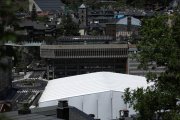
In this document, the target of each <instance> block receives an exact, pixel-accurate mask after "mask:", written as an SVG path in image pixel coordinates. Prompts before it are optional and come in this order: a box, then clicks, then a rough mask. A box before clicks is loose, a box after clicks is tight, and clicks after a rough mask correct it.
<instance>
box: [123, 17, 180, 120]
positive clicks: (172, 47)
mask: <svg viewBox="0 0 180 120" xmlns="http://www.w3.org/2000/svg"><path fill="white" fill-rule="evenodd" d="M168 19H172V21H173V23H174V25H173V26H172V27H170V26H169V25H168V24H167V21H168ZM179 28H180V15H179V14H176V15H174V16H173V17H172V18H170V17H169V16H165V15H157V16H155V17H154V18H151V19H146V20H144V22H143V24H142V29H141V35H142V39H141V41H139V43H138V49H139V53H138V54H137V59H138V60H139V61H140V63H141V65H140V67H142V68H144V69H148V68H149V67H150V65H151V63H153V62H155V63H156V64H157V65H158V66H165V67H166V70H165V72H163V73H161V74H160V75H159V76H157V75H156V74H153V73H149V74H147V76H146V77H147V80H148V82H149V81H152V82H154V84H153V85H151V86H149V87H148V88H146V89H143V88H138V89H136V90H133V91H130V90H129V89H126V91H125V94H124V100H125V103H130V105H131V106H133V108H134V109H135V110H136V111H138V112H139V119H140V120H152V119H153V118H154V117H155V115H158V119H160V118H162V119H163V120H179V119H180V114H179V113H180V105H177V100H178V99H180V44H179V40H180V29H179Z"/></svg>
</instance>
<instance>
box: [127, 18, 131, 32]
mask: <svg viewBox="0 0 180 120" xmlns="http://www.w3.org/2000/svg"><path fill="white" fill-rule="evenodd" d="M127 31H131V16H128V17H127Z"/></svg>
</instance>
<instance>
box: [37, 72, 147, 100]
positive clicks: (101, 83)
mask: <svg viewBox="0 0 180 120" xmlns="http://www.w3.org/2000/svg"><path fill="white" fill-rule="evenodd" d="M128 87H129V88H130V89H136V88H137V87H147V82H146V78H145V77H140V76H134V75H127V74H121V73H113V72H95V73H88V74H83V75H76V76H71V77H65V78H59V79H54V80H51V81H49V82H48V85H47V86H46V88H45V90H44V92H43V94H42V96H41V98H40V100H39V102H45V101H51V100H58V99H63V98H69V97H75V96H81V95H87V94H93V93H99V92H106V91H120V92H124V89H126V88H128Z"/></svg>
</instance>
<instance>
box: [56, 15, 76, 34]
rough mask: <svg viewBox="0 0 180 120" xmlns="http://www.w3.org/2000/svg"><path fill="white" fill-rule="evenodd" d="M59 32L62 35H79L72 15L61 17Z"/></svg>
mask: <svg viewBox="0 0 180 120" xmlns="http://www.w3.org/2000/svg"><path fill="white" fill-rule="evenodd" d="M59 34H61V35H64V36H78V35H79V27H78V25H77V24H76V23H75V22H73V20H72V17H71V16H70V15H69V14H67V15H64V16H63V17H62V20H61V23H60V29H59Z"/></svg>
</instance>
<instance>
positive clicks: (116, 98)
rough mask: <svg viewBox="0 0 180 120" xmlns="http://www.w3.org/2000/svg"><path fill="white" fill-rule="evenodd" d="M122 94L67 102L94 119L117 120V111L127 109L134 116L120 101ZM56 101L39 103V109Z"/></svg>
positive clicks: (86, 97) (82, 98) (107, 92)
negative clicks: (93, 116) (91, 115)
mask: <svg viewBox="0 0 180 120" xmlns="http://www.w3.org/2000/svg"><path fill="white" fill-rule="evenodd" d="M122 95H123V92H119V91H106V92H101V93H94V94H89V95H82V96H76V97H70V98H67V99H63V100H68V103H69V105H70V106H74V107H76V108H78V109H80V110H81V111H83V112H85V113H87V114H94V115H95V118H100V119H101V120H110V119H116V118H119V110H125V109H128V110H129V111H130V114H134V113H135V112H134V110H133V109H132V108H127V105H126V104H124V101H123V99H122ZM57 104H58V100H52V101H47V102H42V103H41V102H40V103H39V107H47V106H53V105H57Z"/></svg>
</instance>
